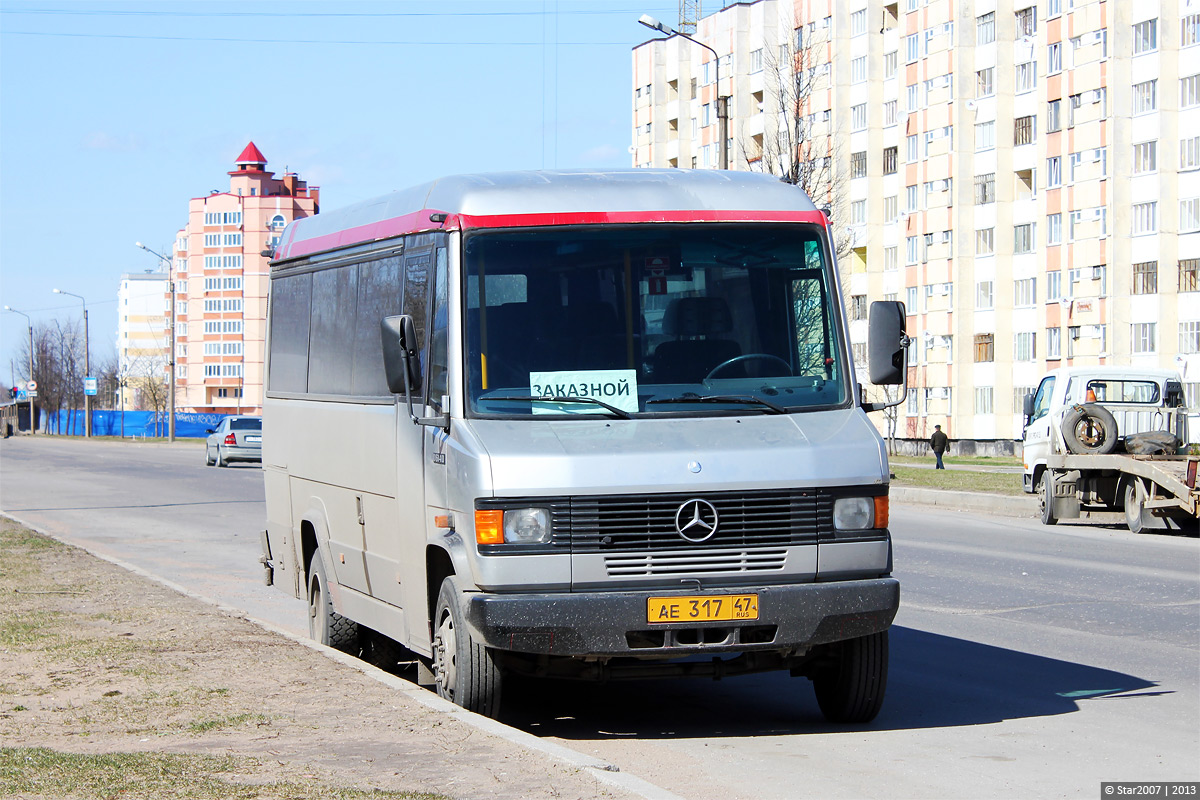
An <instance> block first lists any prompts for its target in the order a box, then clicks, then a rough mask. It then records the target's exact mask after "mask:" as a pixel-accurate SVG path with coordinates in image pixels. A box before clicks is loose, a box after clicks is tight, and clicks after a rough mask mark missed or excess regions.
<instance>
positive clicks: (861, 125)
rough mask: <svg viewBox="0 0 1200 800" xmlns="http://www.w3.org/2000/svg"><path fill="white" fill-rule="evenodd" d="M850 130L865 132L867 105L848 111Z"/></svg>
mask: <svg viewBox="0 0 1200 800" xmlns="http://www.w3.org/2000/svg"><path fill="white" fill-rule="evenodd" d="M850 129H851V130H855V131H865V130H866V129H867V104H866V103H862V104H861V105H857V106H854V107H852V108H851V109H850Z"/></svg>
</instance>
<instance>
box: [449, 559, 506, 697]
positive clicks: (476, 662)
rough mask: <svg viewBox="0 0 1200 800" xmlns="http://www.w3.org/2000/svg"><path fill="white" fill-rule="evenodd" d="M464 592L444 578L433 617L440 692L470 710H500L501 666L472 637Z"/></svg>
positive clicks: (451, 578) (451, 580) (450, 579)
mask: <svg viewBox="0 0 1200 800" xmlns="http://www.w3.org/2000/svg"><path fill="white" fill-rule="evenodd" d="M463 617H464V614H463V602H462V593H461V592H459V590H458V585H457V584H456V583H455V582H454V577H453V576H450V577H448V578H446V579H445V580H444V581H442V588H441V590H440V591H439V592H438V601H437V611H436V612H435V613H434V616H433V672H434V678H435V685H436V686H437V693H438V695H440V696H441V697H444V698H446V699H447V700H449V701H450V702H452V703H454V704H455V705H459V706H462V707H463V708H465V709H467V710H468V711H474V712H475V713H477V714H483V715H484V716H488V717H492V718H495V717H496V715H497V714H499V713H500V684H501V680H500V679H501V675H500V667H499V666H498V665H497V664H496V661H495V659H494V658H493V657H492V654H491V652H490V651H489V650H488V649H487V648H486V647H484V646H483V645H481V644H479V643H478V642H476V641H475V640H474V639H473V638H471V632H470V631H468V630H467V627H466V625H465V624H464V618H463Z"/></svg>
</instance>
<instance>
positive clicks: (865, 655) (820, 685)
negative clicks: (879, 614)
mask: <svg viewBox="0 0 1200 800" xmlns="http://www.w3.org/2000/svg"><path fill="white" fill-rule="evenodd" d="M831 647H832V648H833V649H834V652H835V653H836V654H837V666H836V667H831V668H829V669H826V670H824V671H822V672H820V673H818V674H817V675H815V676H813V689H814V690H815V691H816V694H817V705H819V706H820V707H821V713H822V714H824V715H825V719H827V720H828V721H830V722H853V723H863V722H870V721H871V720H873V719H875V715H876V714H878V713H879V709H880V708H882V707H883V696H884V693H885V692H886V691H887V674H888V635H887V631H881V632H880V633H872V634H870V635H868V636H860V637H858V638H857V639H848V640H847V641H844V642H838V643H836V644H834V645H831Z"/></svg>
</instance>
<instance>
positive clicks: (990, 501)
mask: <svg viewBox="0 0 1200 800" xmlns="http://www.w3.org/2000/svg"><path fill="white" fill-rule="evenodd" d="M889 494H890V495H891V498H892V500H894V501H895V502H897V503H903V504H905V505H919V506H933V507H935V508H943V509H946V510H950V511H982V512H984V513H987V514H997V515H1000V516H1005V517H1037V516H1038V514H1039V508H1038V500H1037V497H1036V496H1034V495H1021V496H1015V495H1007V494H985V493H983V492H953V491H948V490H945V489H922V488H917V487H909V486H896V485H895V484H892V486H891V489H890V490H889Z"/></svg>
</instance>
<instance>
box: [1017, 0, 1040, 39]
mask: <svg viewBox="0 0 1200 800" xmlns="http://www.w3.org/2000/svg"><path fill="white" fill-rule="evenodd" d="M1035 33H1037V6H1030V7H1029V8H1022V9H1021V10H1020V11H1018V12H1017V36H1018V37H1021V36H1033V35H1034V34H1035Z"/></svg>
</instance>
